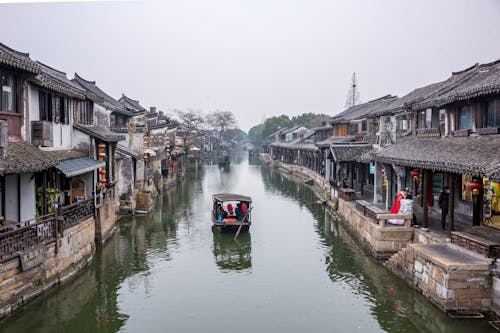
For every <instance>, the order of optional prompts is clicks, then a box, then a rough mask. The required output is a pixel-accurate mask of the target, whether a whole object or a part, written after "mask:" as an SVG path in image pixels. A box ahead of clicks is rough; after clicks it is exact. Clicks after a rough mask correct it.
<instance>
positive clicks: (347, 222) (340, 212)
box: [260, 154, 500, 317]
mask: <svg viewBox="0 0 500 333" xmlns="http://www.w3.org/2000/svg"><path fill="white" fill-rule="evenodd" d="M260 158H261V160H262V162H263V163H264V164H265V165H268V166H271V167H273V168H277V169H279V170H281V171H282V172H283V173H285V174H287V175H291V176H294V177H295V178H296V179H298V180H302V181H304V182H305V183H306V184H308V185H310V186H311V187H312V189H313V190H314V191H315V192H316V194H317V196H318V197H319V198H320V199H321V200H325V203H326V204H327V206H328V208H329V210H330V211H331V213H332V214H333V215H334V216H337V217H338V218H339V220H340V221H342V222H343V225H344V226H345V227H346V229H347V230H348V231H349V233H350V234H351V236H353V238H354V239H355V240H357V242H358V244H360V245H361V246H362V247H363V248H364V249H365V250H367V251H368V252H369V253H370V254H371V255H373V256H374V257H376V258H379V259H388V260H386V261H384V262H383V264H384V266H385V267H387V268H388V269H389V270H390V271H392V272H393V273H394V274H395V275H396V276H398V277H400V278H402V279H403V280H405V281H406V282H407V283H408V284H409V285H410V286H411V287H413V288H415V289H416V290H418V291H419V292H421V293H422V294H423V295H424V296H425V297H427V298H428V299H429V300H430V301H431V302H432V303H434V304H435V305H436V306H438V307H439V308H440V309H442V310H443V311H459V312H460V311H479V312H487V313H489V312H492V313H493V314H496V316H499V317H500V271H498V270H497V269H493V268H492V267H493V266H491V265H490V264H491V262H492V260H491V259H490V258H486V257H484V256H482V255H480V254H477V253H475V252H472V251H470V250H468V249H465V248H462V247H459V246H457V245H455V244H451V243H450V238H449V237H447V236H443V235H440V234H435V233H432V232H429V231H428V230H422V229H420V228H414V227H411V226H410V225H409V224H406V225H404V226H387V224H386V223H385V222H386V221H385V220H384V219H381V217H384V218H385V219H386V218H387V215H388V214H375V216H376V218H375V220H374V218H373V214H366V207H365V209H364V212H362V210H361V209H359V208H360V207H358V206H359V205H358V206H357V205H356V202H354V201H350V200H346V199H345V198H336V197H332V198H331V197H330V186H329V183H328V182H327V181H326V179H324V178H323V177H321V176H320V175H318V174H317V173H315V172H314V171H312V170H309V169H307V168H304V167H300V166H295V165H287V164H284V163H281V162H279V161H274V160H272V159H271V158H270V157H269V155H266V154H261V156H260Z"/></svg>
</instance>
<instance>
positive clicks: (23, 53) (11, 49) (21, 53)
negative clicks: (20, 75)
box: [0, 43, 31, 59]
mask: <svg viewBox="0 0 500 333" xmlns="http://www.w3.org/2000/svg"><path fill="white" fill-rule="evenodd" d="M0 46H2V47H5V48H6V49H8V50H9V51H12V52H14V53H17V54H19V55H23V56H25V57H28V58H29V57H30V54H29V53H28V52H21V51H18V50H14V49H13V48H11V47H8V46H7V45H5V44H4V43H0ZM30 59H31V58H30Z"/></svg>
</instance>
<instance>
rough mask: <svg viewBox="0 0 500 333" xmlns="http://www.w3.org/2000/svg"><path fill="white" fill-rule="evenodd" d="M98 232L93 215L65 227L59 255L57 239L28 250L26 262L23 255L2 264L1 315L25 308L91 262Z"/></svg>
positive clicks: (0, 269) (25, 257)
mask: <svg viewBox="0 0 500 333" xmlns="http://www.w3.org/2000/svg"><path fill="white" fill-rule="evenodd" d="M94 236H95V221H94V218H93V217H91V218H88V219H87V220H85V221H83V222H81V223H79V224H77V225H75V226H73V227H71V228H69V229H66V230H64V236H63V237H62V238H60V239H59V240H58V244H59V247H58V250H57V255H56V246H55V243H51V244H48V245H45V246H43V245H42V246H39V247H37V248H35V249H32V251H31V252H30V253H24V254H23V259H24V260H23V262H24V265H22V264H21V260H20V258H15V259H12V260H9V261H7V262H5V263H3V264H0V317H3V316H6V315H8V314H9V313H11V312H12V311H14V310H16V309H19V308H21V307H22V306H23V305H24V304H26V303H27V302H29V301H30V300H32V299H33V298H35V297H37V296H38V295H40V294H42V293H43V292H45V291H46V290H48V289H49V288H51V287H53V286H54V285H56V284H58V283H61V282H64V281H65V280H67V279H68V278H70V277H71V276H73V275H74V274H75V273H77V272H78V271H79V270H81V269H82V268H83V267H84V266H85V265H87V263H89V262H90V261H91V259H92V256H93V252H94V248H95V247H94ZM26 259H28V260H26ZM23 266H24V271H23Z"/></svg>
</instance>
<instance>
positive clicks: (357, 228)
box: [338, 198, 413, 259]
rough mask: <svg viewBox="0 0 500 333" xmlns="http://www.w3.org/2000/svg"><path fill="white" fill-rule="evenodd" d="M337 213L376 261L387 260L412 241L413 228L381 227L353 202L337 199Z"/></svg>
mask: <svg viewBox="0 0 500 333" xmlns="http://www.w3.org/2000/svg"><path fill="white" fill-rule="evenodd" d="M338 213H339V214H340V216H341V218H342V219H343V220H344V221H345V224H346V225H347V227H348V229H349V230H350V231H351V233H352V234H353V236H354V237H355V238H356V239H357V240H358V241H359V242H360V243H361V245H362V246H363V247H364V248H365V249H367V250H368V251H369V252H370V253H371V254H372V255H373V256H375V257H376V258H378V259H387V258H389V257H390V256H392V255H393V254H394V253H396V252H398V251H399V250H401V249H402V248H404V247H406V246H407V245H408V244H410V243H412V241H413V228H412V227H404V226H381V225H379V224H377V223H374V222H373V221H372V220H371V219H370V218H368V217H367V216H365V215H364V214H362V213H361V212H360V211H358V210H357V209H356V207H355V202H353V201H345V200H343V199H341V198H339V199H338Z"/></svg>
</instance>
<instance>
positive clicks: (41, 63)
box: [35, 60, 69, 80]
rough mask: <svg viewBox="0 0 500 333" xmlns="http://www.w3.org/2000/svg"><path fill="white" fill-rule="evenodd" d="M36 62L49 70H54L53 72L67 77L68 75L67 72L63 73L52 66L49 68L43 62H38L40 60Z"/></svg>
mask: <svg viewBox="0 0 500 333" xmlns="http://www.w3.org/2000/svg"><path fill="white" fill-rule="evenodd" d="M35 62H36V63H37V64H39V65H42V66H43V67H47V68H49V69H52V70H53V71H56V72H58V73H60V74H63V75H64V76H66V73H65V72H63V71H61V70H59V69H56V68H54V67H51V66H49V65H46V64H44V63H43V62H41V61H38V60H35ZM68 80H69V79H68Z"/></svg>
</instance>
